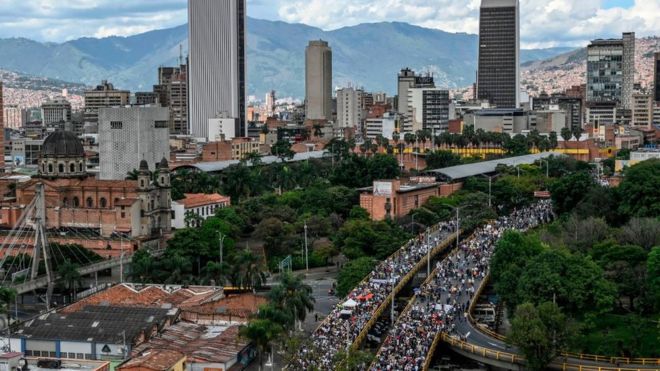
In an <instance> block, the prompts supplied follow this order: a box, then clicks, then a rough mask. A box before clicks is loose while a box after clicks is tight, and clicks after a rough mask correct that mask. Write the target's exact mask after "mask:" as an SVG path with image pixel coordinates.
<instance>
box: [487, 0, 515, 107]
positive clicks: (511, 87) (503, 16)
mask: <svg viewBox="0 0 660 371" xmlns="http://www.w3.org/2000/svg"><path fill="white" fill-rule="evenodd" d="M519 8H520V6H519V2H518V0H482V1H481V10H480V17H479V70H478V72H477V97H478V99H482V100H488V101H489V102H490V103H491V104H494V105H495V106H497V107H498V108H518V107H519V106H520V93H519V89H520V15H519Z"/></svg>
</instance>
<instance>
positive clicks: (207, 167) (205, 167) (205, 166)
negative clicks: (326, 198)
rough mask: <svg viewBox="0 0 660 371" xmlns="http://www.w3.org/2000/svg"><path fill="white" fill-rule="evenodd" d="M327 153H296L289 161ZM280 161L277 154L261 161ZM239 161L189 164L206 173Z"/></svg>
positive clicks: (270, 162) (269, 162)
mask: <svg viewBox="0 0 660 371" xmlns="http://www.w3.org/2000/svg"><path fill="white" fill-rule="evenodd" d="M325 155H326V152H325V151H310V152H301V153H296V155H295V156H294V157H293V158H292V159H291V160H287V162H298V161H305V160H310V159H315V158H323V157H324V156H325ZM280 161H281V160H280V158H279V157H277V156H264V157H262V158H261V162H263V163H264V164H273V163H276V162H280ZM239 163H240V161H238V160H228V161H214V162H198V163H196V164H191V165H188V166H191V167H195V168H197V169H199V170H200V171H203V172H205V173H215V172H219V171H222V170H225V169H226V168H228V167H230V166H232V165H238V164H239ZM248 166H250V163H248Z"/></svg>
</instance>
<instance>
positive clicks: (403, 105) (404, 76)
mask: <svg viewBox="0 0 660 371" xmlns="http://www.w3.org/2000/svg"><path fill="white" fill-rule="evenodd" d="M415 80H416V76H415V71H413V70H411V69H410V68H404V69H402V70H401V72H399V77H398V80H397V104H396V110H397V112H398V113H399V115H407V114H408V103H407V102H408V100H407V99H408V89H412V88H414V87H415Z"/></svg>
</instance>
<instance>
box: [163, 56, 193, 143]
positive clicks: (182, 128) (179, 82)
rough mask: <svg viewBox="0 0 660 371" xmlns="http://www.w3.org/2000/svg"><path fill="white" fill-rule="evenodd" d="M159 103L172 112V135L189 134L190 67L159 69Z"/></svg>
mask: <svg viewBox="0 0 660 371" xmlns="http://www.w3.org/2000/svg"><path fill="white" fill-rule="evenodd" d="M154 92H155V93H156V95H157V96H158V103H159V104H160V105H161V106H162V107H167V108H169V111H170V120H169V127H170V134H172V135H180V134H189V128H188V66H187V65H186V64H181V65H179V67H160V68H158V85H155V86H154Z"/></svg>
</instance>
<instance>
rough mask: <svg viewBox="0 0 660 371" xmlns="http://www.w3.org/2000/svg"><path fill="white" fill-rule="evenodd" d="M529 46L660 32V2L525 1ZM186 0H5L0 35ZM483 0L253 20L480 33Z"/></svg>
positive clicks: (94, 25)
mask: <svg viewBox="0 0 660 371" xmlns="http://www.w3.org/2000/svg"><path fill="white" fill-rule="evenodd" d="M520 1H521V24H522V30H521V38H522V43H523V46H524V47H551V46H576V45H582V44H584V43H586V42H587V41H588V40H590V39H593V38H598V37H614V36H619V35H620V34H621V32H624V31H636V32H637V33H638V34H639V35H641V36H650V35H655V34H656V33H657V34H660V0H520ZM186 3H187V0H0V37H27V38H31V39H35V40H39V41H52V42H62V41H66V40H70V39H75V38H78V37H82V36H93V37H104V36H111V35H120V36H127V35H132V34H136V33H140V32H144V31H149V30H153V29H159V28H167V27H171V26H176V25H180V24H182V23H185V22H186V18H187V12H186ZM479 3H480V0H248V14H249V15H250V16H252V17H255V18H262V19H271V20H283V21H287V22H301V23H305V24H308V25H311V26H317V27H320V28H323V29H325V30H331V29H336V28H340V27H344V26H350V25H355V24H358V23H362V22H379V21H404V22H409V23H412V24H416V25H420V26H424V27H430V28H437V29H441V30H445V31H450V32H469V33H477V30H478V17H479Z"/></svg>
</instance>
